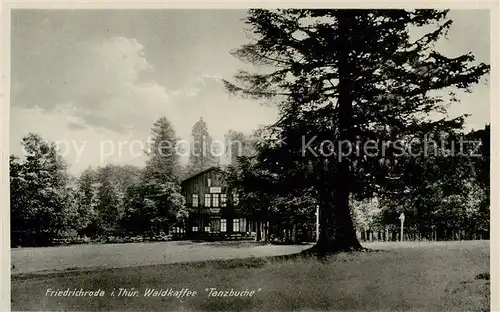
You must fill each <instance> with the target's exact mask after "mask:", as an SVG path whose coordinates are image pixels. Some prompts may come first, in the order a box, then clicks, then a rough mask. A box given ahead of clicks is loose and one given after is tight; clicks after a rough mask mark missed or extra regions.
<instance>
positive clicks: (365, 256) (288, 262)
mask: <svg viewBox="0 0 500 312" xmlns="http://www.w3.org/2000/svg"><path fill="white" fill-rule="evenodd" d="M387 246H390V247H389V248H385V249H386V250H384V251H378V252H362V253H352V254H338V255H335V256H332V257H330V258H329V259H327V260H325V261H318V260H316V259H308V258H290V259H283V258H249V259H232V260H217V261H214V260H211V261H203V262H192V263H185V264H167V265H154V266H140V267H129V268H117V269H99V270H93V271H87V272H84V271H75V272H72V271H68V272H64V273H56V274H49V275H33V274H29V275H18V276H13V277H12V284H11V285H12V295H11V303H12V310H17V311H19V310H23V311H27V310H38V311H62V310H64V311H68V310H71V311H75V310H79V311H278V310H279V311H313V310H321V311H325V310H328V311H336V310H340V311H345V310H358V311H359V310H362V311H375V310H384V311H388V310H392V311H409V310H412V311H415V310H417V311H488V310H489V298H490V291H489V278H488V277H487V278H484V275H485V274H486V275H487V276H489V242H488V241H475V242H448V243H433V244H428V245H426V244H412V243H404V244H398V243H391V245H387ZM478 275H479V278H478ZM481 275H483V276H481ZM48 288H51V289H53V290H56V289H61V290H66V289H67V288H70V289H71V290H73V289H75V288H77V289H80V288H83V289H84V290H98V289H101V290H104V291H105V292H106V293H105V295H104V296H103V297H75V296H73V297H56V296H46V292H47V289H48ZM114 288H115V289H116V290H118V288H127V289H132V288H134V290H138V295H137V296H133V297H117V296H116V293H115V296H114V297H113V296H111V291H112V290H113V289H114ZM146 288H156V289H168V288H172V289H175V290H180V289H183V288H184V289H189V290H191V291H197V295H195V296H192V297H186V298H180V299H179V298H176V297H172V296H170V297H168V296H165V297H161V296H160V297H145V296H144V292H145V290H146ZM207 288H216V289H217V290H228V291H229V290H231V289H233V290H234V291H240V290H246V289H248V290H249V291H252V290H254V291H256V292H255V294H254V295H253V296H252V297H248V296H247V297H209V296H208V293H207V292H206V289H207Z"/></svg>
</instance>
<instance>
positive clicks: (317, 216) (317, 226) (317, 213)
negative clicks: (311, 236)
mask: <svg viewBox="0 0 500 312" xmlns="http://www.w3.org/2000/svg"><path fill="white" fill-rule="evenodd" d="M318 240H319V205H316V241H318Z"/></svg>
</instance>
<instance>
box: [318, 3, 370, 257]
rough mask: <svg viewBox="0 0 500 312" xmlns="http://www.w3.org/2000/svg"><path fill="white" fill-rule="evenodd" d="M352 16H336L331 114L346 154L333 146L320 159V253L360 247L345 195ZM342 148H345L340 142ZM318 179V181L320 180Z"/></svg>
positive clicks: (350, 131) (348, 174) (347, 186)
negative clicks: (335, 68) (335, 94)
mask: <svg viewBox="0 0 500 312" xmlns="http://www.w3.org/2000/svg"><path fill="white" fill-rule="evenodd" d="M353 19H354V17H353V16H351V15H350V13H349V12H348V11H347V10H346V11H345V12H342V13H340V14H339V15H338V16H337V22H338V34H339V38H338V44H339V46H341V47H342V48H341V49H339V54H338V76H339V82H338V90H339V92H338V114H335V113H333V114H332V118H333V119H334V120H333V122H332V124H333V125H338V130H339V131H338V133H339V136H338V140H336V143H339V142H348V143H350V144H351V146H349V151H348V153H347V154H346V153H344V152H345V150H340V148H339V149H337V147H340V144H337V146H336V148H335V151H334V152H335V153H333V155H331V156H330V158H326V159H325V160H324V161H323V170H324V171H325V172H324V174H323V175H322V177H323V179H320V186H319V187H320V188H321V189H322V191H320V203H321V207H320V210H321V211H320V214H319V215H320V227H321V228H320V235H319V240H318V242H317V243H316V245H315V246H314V247H313V248H312V249H313V250H316V251H317V252H318V253H319V254H320V255H325V254H329V253H333V252H341V251H354V250H361V249H363V247H361V244H360V243H359V241H358V238H357V237H356V230H355V228H354V224H353V221H352V217H351V212H350V209H349V196H350V193H351V187H352V181H353V175H352V172H351V169H350V160H351V159H350V158H351V157H352V156H353V155H352V143H353V142H354V140H353V139H354V134H353V122H352V115H353V108H352V105H353V94H352V77H351V75H352V74H351V70H352V67H353V66H356V64H353V61H352V59H350V58H349V53H350V52H351V50H352V49H351V42H350V41H349V39H348V37H349V32H351V30H352V27H353V25H351V24H352V23H353ZM342 147H345V146H344V145H342ZM321 180H322V181H321Z"/></svg>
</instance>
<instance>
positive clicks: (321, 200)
mask: <svg viewBox="0 0 500 312" xmlns="http://www.w3.org/2000/svg"><path fill="white" fill-rule="evenodd" d="M446 16H447V11H436V10H413V11H409V10H277V11H269V10H260V9H257V10H250V11H249V13H248V17H247V24H248V25H249V26H250V29H251V30H252V32H253V33H254V35H255V36H254V41H253V42H251V43H249V44H246V45H244V46H242V47H241V48H240V49H238V50H236V51H234V52H233V54H234V56H236V57H238V58H240V59H242V60H243V61H246V62H248V63H250V64H253V65H256V66H259V67H261V68H262V67H265V68H266V70H265V71H262V72H255V73H251V72H248V71H239V72H238V73H237V74H236V75H235V77H234V81H224V83H225V86H226V88H227V89H228V91H229V92H231V93H234V94H237V95H240V96H243V97H249V98H253V99H258V100H261V101H262V100H263V101H270V102H272V103H274V104H276V105H277V106H278V110H279V114H280V116H279V119H278V121H277V122H276V123H275V124H272V125H269V126H266V127H262V128H261V129H259V130H257V131H255V132H254V133H252V134H245V133H242V132H239V131H236V130H230V131H228V132H227V134H226V143H228V144H226V146H225V148H226V151H225V152H226V154H227V155H229V160H228V164H222V163H221V161H220V159H219V158H218V157H215V156H213V155H212V154H211V153H210V152H209V151H207V150H206V149H207V146H210V142H211V141H212V139H211V137H210V135H209V131H208V127H207V124H206V122H205V121H204V120H203V119H200V120H199V121H198V122H197V123H196V124H195V125H194V126H193V128H192V138H193V140H194V141H195V142H194V144H193V146H194V149H195V151H196V152H195V153H190V157H189V161H188V164H187V166H182V165H181V164H180V162H179V156H178V154H177V153H176V152H175V150H174V149H175V144H169V145H164V144H161V142H164V141H169V142H176V141H177V140H178V138H177V137H176V134H175V131H174V129H173V127H172V125H171V123H170V122H169V120H168V119H167V118H165V117H162V118H160V119H158V120H157V121H156V122H155V123H154V125H153V127H152V130H151V133H152V135H153V141H152V146H151V148H150V149H149V153H148V160H147V162H146V165H145V167H144V168H137V167H133V166H118V165H106V166H104V167H98V168H88V169H87V170H85V171H84V172H83V173H81V175H80V176H79V177H72V176H70V175H69V174H68V173H67V168H66V164H65V162H64V160H63V159H62V158H61V156H60V155H58V153H57V150H56V148H55V145H54V144H50V143H47V142H45V141H44V140H43V139H42V138H41V137H40V136H38V135H36V134H30V135H28V136H26V137H25V138H24V139H23V142H22V144H23V145H24V148H25V151H26V155H24V156H25V157H23V158H22V159H21V158H18V157H15V156H11V158H10V174H11V177H10V183H11V225H12V227H11V229H12V237H11V241H12V245H13V246H42V245H49V244H53V243H54V242H57V241H58V240H70V241H75V242H76V241H78V240H81V239H86V240H89V239H90V240H99V239H102V238H105V237H110V236H112V237H125V236H134V235H145V236H153V235H165V234H168V233H169V232H170V231H171V230H172V229H173V228H174V227H178V226H182V224H183V221H184V220H185V219H186V218H187V216H188V211H187V210H186V208H185V205H184V198H183V197H182V195H181V190H180V181H181V180H182V179H183V178H185V177H187V176H189V175H191V174H194V173H196V172H199V171H201V170H203V169H206V168H208V167H211V166H221V167H222V169H223V170H224V172H225V179H226V180H227V183H228V185H230V186H231V187H233V188H236V189H237V190H238V191H239V192H240V205H239V208H238V209H240V210H241V212H242V213H244V214H245V215H246V216H247V217H248V218H249V219H253V220H257V221H258V222H260V223H261V224H262V231H263V232H264V233H265V234H266V235H262V233H261V227H260V226H259V227H258V232H257V233H256V234H257V239H259V240H260V239H262V238H263V237H264V239H265V240H271V239H277V240H280V241H292V242H298V241H301V240H305V239H307V235H306V234H307V233H311V232H313V231H314V223H315V212H316V207H319V209H320V214H319V215H320V237H319V240H318V242H317V244H316V245H315V247H313V249H312V250H313V251H315V252H318V253H321V254H324V253H329V252H336V251H341V250H357V249H360V248H361V244H360V242H359V238H358V237H359V235H360V234H361V237H362V238H363V239H371V238H373V237H376V238H380V237H383V238H382V239H388V240H397V239H398V238H397V233H398V226H399V219H398V217H399V215H400V213H404V214H405V216H406V221H405V224H406V227H407V231H406V233H407V238H408V239H415V240H417V239H419V240H420V239H427V240H447V239H488V238H489V209H490V187H489V177H490V157H489V155H490V126H489V125H486V126H485V128H484V129H479V130H473V131H465V130H464V121H465V117H466V116H458V117H455V118H450V117H448V115H447V114H446V108H447V107H448V104H449V103H451V102H454V101H457V99H456V96H455V94H454V93H453V92H458V91H459V90H465V91H466V92H467V91H469V90H470V87H471V86H472V85H474V84H475V83H478V82H479V81H481V79H482V77H484V76H486V75H487V74H488V72H489V66H488V65H486V64H482V63H477V62H475V61H474V56H473V55H470V54H466V55H460V56H454V57H448V56H446V55H443V54H441V53H439V52H437V51H435V50H434V45H433V44H434V43H435V42H436V41H437V40H438V39H440V38H441V37H442V36H443V35H444V34H445V33H446V30H447V29H448V28H449V27H450V25H451V21H449V20H448V19H447V18H446ZM432 26H434V27H435V30H432V31H429V32H428V33H427V34H426V35H424V36H422V37H420V38H416V39H414V38H411V36H410V35H409V30H408V28H409V27H426V29H430V28H432ZM442 90H445V91H447V92H445V93H443V94H448V95H449V96H448V97H446V96H442V94H439V95H437V94H436V93H435V91H442ZM465 94H466V93H465ZM432 114H433V115H432ZM431 115H432V116H433V118H431V117H430V116H431ZM436 116H437V117H436ZM429 136H430V137H431V138H432V140H433V142H435V143H436V144H435V145H432V147H431V149H430V150H429V149H428V148H429V147H428V146H427V145H425V142H426V141H425V138H428V137H429ZM311 138H316V139H315V140H314V141H312V143H311V144H309V145H308V149H307V151H306V152H305V151H304V140H305V141H306V142H309V141H310V139H311ZM464 139H465V140H467V141H468V142H469V143H470V144H465V145H464V146H460V147H459V144H458V142H460V140H464ZM326 141H328V142H330V144H324V142H326ZM368 141H371V142H377V144H382V143H384V144H385V143H387V142H400V143H401V144H402V146H406V147H407V146H408V145H409V144H410V143H411V144H412V147H413V148H416V149H418V148H420V149H421V150H426V149H427V150H426V153H424V154H421V155H419V156H415V155H410V154H408V153H399V152H400V151H401V150H400V149H398V148H397V146H395V145H394V144H390V145H388V146H385V147H386V149H385V153H383V154H380V153H379V154H376V155H372V154H369V153H368V152H367V150H366V149H362V148H361V149H360V148H358V147H357V146H355V150H354V151H355V152H353V150H352V148H353V146H354V145H353V144H352V143H353V142H361V143H365V142H368ZM342 142H349V143H351V145H349V146H348V145H346V144H339V143H342ZM473 142H481V144H480V145H478V146H480V148H479V150H476V145H477V144H474V143H473ZM229 143H231V144H229ZM377 147H378V148H380V147H381V146H380V145H377ZM337 148H338V149H337ZM347 148H351V150H347ZM453 149H455V152H450V151H452V150H453ZM340 156H341V157H340ZM356 232H358V233H356ZM309 236H310V235H309Z"/></svg>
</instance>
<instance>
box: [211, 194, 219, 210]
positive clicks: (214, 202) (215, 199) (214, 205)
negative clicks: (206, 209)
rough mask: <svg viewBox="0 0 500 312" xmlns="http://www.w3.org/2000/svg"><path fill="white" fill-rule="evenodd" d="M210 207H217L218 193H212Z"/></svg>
mask: <svg viewBox="0 0 500 312" xmlns="http://www.w3.org/2000/svg"><path fill="white" fill-rule="evenodd" d="M212 207H219V194H212Z"/></svg>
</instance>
